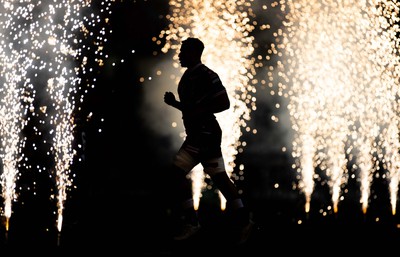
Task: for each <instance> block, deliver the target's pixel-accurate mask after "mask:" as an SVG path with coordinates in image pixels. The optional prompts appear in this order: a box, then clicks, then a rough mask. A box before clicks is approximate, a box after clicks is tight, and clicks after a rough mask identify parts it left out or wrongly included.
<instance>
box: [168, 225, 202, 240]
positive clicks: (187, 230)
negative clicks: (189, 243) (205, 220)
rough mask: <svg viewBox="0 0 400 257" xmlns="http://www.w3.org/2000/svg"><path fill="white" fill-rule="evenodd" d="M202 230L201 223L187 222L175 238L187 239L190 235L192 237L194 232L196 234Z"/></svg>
mask: <svg viewBox="0 0 400 257" xmlns="http://www.w3.org/2000/svg"><path fill="white" fill-rule="evenodd" d="M199 230H200V225H199V224H198V225H192V224H185V225H184V227H183V229H182V232H181V233H180V234H179V235H176V236H174V237H173V239H174V240H176V241H180V240H186V239H188V238H190V237H192V236H193V235H194V234H196V233H197V232H198V231H199Z"/></svg>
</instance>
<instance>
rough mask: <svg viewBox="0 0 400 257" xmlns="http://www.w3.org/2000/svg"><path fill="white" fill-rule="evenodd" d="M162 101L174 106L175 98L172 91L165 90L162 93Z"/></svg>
mask: <svg viewBox="0 0 400 257" xmlns="http://www.w3.org/2000/svg"><path fill="white" fill-rule="evenodd" d="M164 102H165V103H166V104H168V105H172V106H175V105H176V102H177V101H176V99H175V95H174V93H172V92H165V94H164Z"/></svg>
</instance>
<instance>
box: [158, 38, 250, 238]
mask: <svg viewBox="0 0 400 257" xmlns="http://www.w3.org/2000/svg"><path fill="white" fill-rule="evenodd" d="M203 50H204V44H203V42H202V41H201V40H200V39H198V38H187V39H186V40H183V41H182V44H181V47H180V52H179V55H178V57H179V61H180V64H181V66H182V67H186V68H187V69H186V71H185V72H184V74H183V76H182V78H181V80H180V82H179V84H178V95H179V101H178V100H177V99H176V97H175V95H174V94H173V93H172V92H165V95H164V102H165V103H166V104H168V105H170V106H173V107H175V108H176V109H178V110H180V111H181V112H182V119H183V124H184V127H185V132H186V138H185V141H184V142H183V144H182V146H181V147H180V149H179V151H178V152H177V154H176V155H175V157H174V159H173V162H172V168H171V174H170V175H171V180H172V183H173V185H172V187H171V188H172V190H173V192H172V196H173V197H174V201H177V202H176V206H178V209H179V210H180V212H181V214H182V215H181V216H182V217H183V219H182V220H183V224H182V230H181V231H180V232H179V233H178V234H177V235H176V236H174V240H185V239H188V238H190V237H191V236H192V235H194V234H196V233H197V232H198V231H199V230H200V223H199V219H198V215H197V211H196V210H195V208H194V203H193V195H192V194H193V192H192V180H191V179H190V177H189V176H188V174H189V172H190V171H191V170H192V169H193V168H194V167H195V166H196V165H197V164H199V163H200V164H201V165H202V167H203V171H204V172H205V173H206V174H208V175H209V176H210V178H211V180H212V181H213V183H214V185H215V186H216V187H217V188H218V190H219V191H220V192H221V193H222V195H223V196H224V197H225V199H226V201H227V202H226V203H227V205H226V210H227V211H229V213H230V214H231V215H232V216H231V217H232V220H233V221H234V226H235V228H236V230H235V231H236V232H237V236H236V239H235V241H236V243H238V244H242V243H244V242H246V240H247V239H248V236H249V234H250V231H251V230H252V227H253V225H254V223H253V222H252V221H251V219H250V217H249V211H248V209H247V207H245V206H244V204H243V201H242V199H241V197H240V195H239V193H238V189H237V187H236V185H235V184H234V183H233V181H232V180H231V179H230V178H229V176H228V174H227V172H226V170H225V165H224V159H223V156H222V151H221V140H222V130H221V127H220V125H219V123H218V121H217V119H216V116H215V113H219V112H222V111H225V110H227V109H229V107H230V101H229V97H228V94H227V92H226V89H225V87H224V86H223V84H222V82H221V80H220V78H219V76H218V74H217V73H215V72H214V71H213V70H211V69H210V68H208V67H207V66H206V65H204V64H203V63H202V61H201V56H202V54H203Z"/></svg>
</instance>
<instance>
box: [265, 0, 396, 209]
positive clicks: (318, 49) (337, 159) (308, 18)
mask: <svg viewBox="0 0 400 257" xmlns="http://www.w3.org/2000/svg"><path fill="white" fill-rule="evenodd" d="M271 7H272V8H270V9H268V8H266V9H267V10H272V9H274V8H279V7H280V10H281V11H282V12H283V13H284V14H285V19H284V21H283V25H284V29H279V30H278V32H277V33H275V37H276V42H275V43H274V44H272V48H271V56H272V57H273V56H274V55H275V56H277V57H278V58H277V59H278V61H277V67H276V68H277V69H276V74H271V76H270V80H271V81H273V80H274V76H275V75H276V76H278V77H280V79H281V80H282V81H283V82H282V83H280V84H279V88H278V94H279V95H281V96H284V97H285V98H287V99H288V110H289V113H290V117H291V121H292V128H293V131H294V132H295V136H294V141H293V149H292V150H293V157H294V158H295V159H296V160H297V162H296V167H297V170H298V172H299V173H300V174H301V179H302V180H301V181H300V183H299V186H300V189H301V190H302V191H303V192H304V194H305V197H306V211H307V212H308V207H307V206H309V204H310V201H311V194H312V193H313V189H314V175H316V174H315V171H316V168H319V169H320V170H322V171H323V172H326V174H327V176H328V179H329V181H328V184H329V186H330V189H331V195H332V202H333V204H334V208H333V209H334V211H335V212H337V209H338V201H339V197H340V194H341V187H342V186H343V185H344V184H345V183H346V182H347V178H348V173H349V171H350V169H349V168H348V167H349V164H350V163H351V162H355V164H354V165H353V166H352V167H353V169H354V170H351V171H352V172H358V174H359V178H360V187H361V188H360V191H361V199H360V202H361V204H362V209H363V211H364V213H365V212H366V211H367V207H368V199H369V196H370V184H371V182H372V180H373V175H374V174H375V173H376V172H382V170H384V171H385V172H386V173H387V178H388V179H389V181H390V186H389V187H390V197H391V204H392V212H393V213H395V209H396V202H397V191H398V184H399V176H400V173H399V172H400V170H399V166H400V162H399V161H400V159H399V147H400V142H399V127H398V111H399V105H398V99H397V95H398V92H399V88H398V82H399V67H400V66H399V64H400V62H399V52H398V49H399V46H400V41H399V38H398V35H399V33H400V29H399V17H400V16H399V8H400V3H398V2H396V1H386V0H385V1H373V0H371V1H345V0H342V1H322V0H320V1H318V0H312V1H309V0H300V1H298V0H296V1H294V0H293V1H292V0H286V1H280V5H279V4H277V2H274V3H272V4H271ZM270 68H271V70H275V67H274V66H271V67H270Z"/></svg>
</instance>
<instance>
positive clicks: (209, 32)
mask: <svg viewBox="0 0 400 257" xmlns="http://www.w3.org/2000/svg"><path fill="white" fill-rule="evenodd" d="M250 2H251V1H244V0H241V1H236V0H228V1H221V0H217V1H215V0H203V1H190V0H174V1H170V2H169V3H170V15H169V16H167V18H168V19H169V20H170V22H171V24H170V26H169V27H168V29H167V30H164V31H162V32H161V33H160V38H161V39H165V40H166V42H165V45H164V47H163V49H162V50H163V52H168V51H169V50H171V49H172V50H175V51H176V52H175V55H174V60H175V67H177V68H178V67H179V62H178V55H177V54H178V53H177V50H178V49H179V47H180V42H181V40H183V39H185V38H187V37H198V38H200V39H201V40H202V41H203V42H204V44H205V50H204V54H203V59H202V61H203V63H205V64H206V65H207V66H209V67H210V68H211V69H213V70H214V71H216V72H217V73H218V74H219V75H220V78H221V80H222V82H223V84H224V85H225V87H226V89H227V91H228V94H229V96H230V99H231V108H230V109H229V110H227V111H224V112H223V113H220V114H217V119H218V121H219V122H220V124H221V127H222V130H223V139H222V145H221V147H222V151H223V156H224V158H225V165H226V169H227V173H228V175H230V176H231V175H233V174H232V172H233V170H234V167H235V156H236V155H237V153H238V148H242V147H243V145H242V143H241V142H240V137H241V135H242V132H241V129H242V128H247V127H248V124H247V121H248V120H250V112H251V109H250V108H249V107H251V108H252V109H253V110H254V109H255V99H254V98H252V97H251V94H252V93H255V87H254V86H252V85H251V83H250V81H251V78H252V77H253V75H254V71H253V63H254V60H253V59H252V58H251V55H252V53H253V51H254V48H253V46H252V42H253V37H252V36H251V35H250V32H251V31H252V30H253V29H254V26H253V25H252V24H251V20H252V16H253V14H252V10H251V4H250ZM176 82H177V81H176ZM183 136H184V135H183ZM192 179H193V191H194V192H193V193H194V197H195V199H194V200H195V207H196V208H198V205H199V200H200V197H201V191H202V190H203V189H204V188H205V186H206V185H205V182H204V175H203V170H202V167H201V166H200V165H199V166H196V167H195V169H194V170H193V172H192ZM220 199H221V209H225V204H226V202H225V199H224V198H223V196H222V195H221V194H220Z"/></svg>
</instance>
